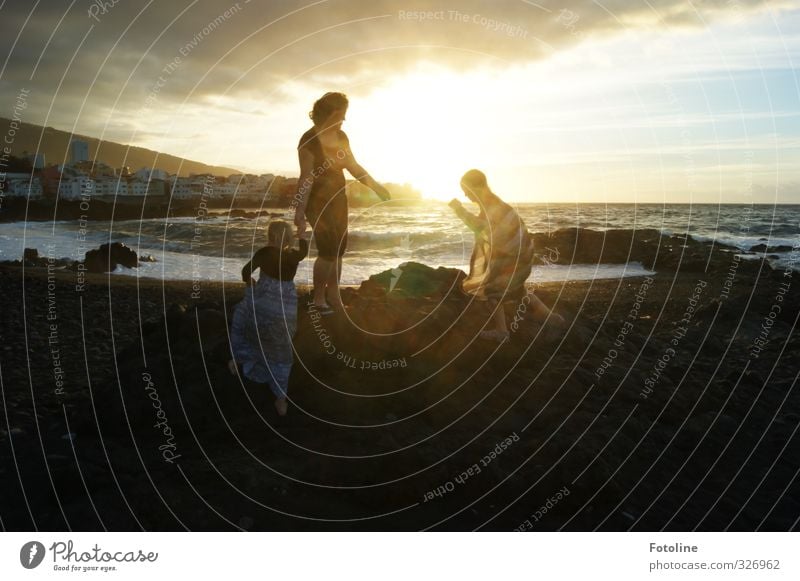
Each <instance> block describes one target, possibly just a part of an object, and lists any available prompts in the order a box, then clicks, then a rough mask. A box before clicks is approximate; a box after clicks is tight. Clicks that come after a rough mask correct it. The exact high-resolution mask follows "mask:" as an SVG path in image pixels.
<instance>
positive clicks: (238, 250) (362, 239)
mask: <svg viewBox="0 0 800 581" xmlns="http://www.w3.org/2000/svg"><path fill="white" fill-rule="evenodd" d="M515 207H516V208H517V209H518V211H519V213H520V215H521V216H522V217H523V219H524V220H525V222H526V224H527V226H528V229H529V230H530V231H531V232H552V231H554V230H557V229H559V228H569V227H576V228H590V229H594V230H601V231H602V230H609V229H637V230H638V229H643V228H654V229H657V230H660V231H662V232H663V233H665V234H685V235H689V236H691V237H693V238H694V239H696V240H699V241H716V242H719V243H723V244H729V245H732V246H736V247H738V248H740V249H741V250H742V251H743V252H746V251H749V250H750V248H752V247H753V246H755V245H757V244H765V245H767V246H787V247H792V246H795V245H797V244H798V242H799V241H800V206H794V205H781V206H778V205H755V206H753V205H714V204H692V205H689V204H664V205H660V204H646V205H643V204H613V205H612V204H609V205H606V204H515ZM274 212H280V210H274ZM284 218H285V219H286V220H289V221H291V220H292V213H291V211H289V210H287V211H286V212H285V215H284ZM269 219H270V218H269V217H266V216H265V217H261V218H229V217H228V216H227V215H224V214H222V213H219V214H212V215H202V216H199V217H197V218H192V217H183V218H169V219H153V220H126V221H115V222H107V221H96V222H83V223H78V222H77V221H60V222H27V223H26V222H12V223H5V224H0V260H15V259H19V258H21V257H22V253H23V249H24V248H37V249H38V250H39V254H40V255H41V256H52V257H54V258H69V259H73V260H79V259H82V258H83V255H84V253H85V252H86V251H87V250H90V249H92V248H96V247H97V246H99V245H100V244H103V243H107V242H124V243H125V244H127V245H128V246H130V247H131V248H133V249H134V250H135V251H136V252H137V253H138V254H139V255H140V257H142V256H147V255H151V256H152V257H153V258H155V262H142V263H141V266H140V267H139V268H137V269H125V268H122V267H120V268H118V269H117V271H115V273H116V274H119V275H127V276H139V277H152V278H160V279H165V280H213V281H223V280H225V281H238V280H240V279H241V275H240V272H241V268H242V266H243V265H244V263H245V262H247V260H249V258H250V257H251V256H252V255H253V253H254V252H255V251H256V250H257V249H259V248H260V247H262V246H263V245H264V244H265V243H266V227H267V224H268V222H269ZM472 246H473V236H472V233H471V232H470V231H469V230H468V229H467V228H466V227H465V226H464V225H463V223H462V222H461V221H460V220H459V219H458V218H457V217H456V216H455V215H454V214H453V212H452V210H451V209H450V208H449V207H447V205H446V204H442V203H438V202H430V203H425V204H420V205H416V206H396V207H392V206H387V205H381V206H374V207H371V208H351V210H350V233H349V242H348V248H347V254H346V256H345V260H344V267H343V271H342V282H343V283H345V284H358V283H360V282H361V281H362V280H364V279H366V278H368V277H369V276H370V275H372V274H376V273H378V272H381V271H383V270H386V269H391V268H395V267H397V266H398V265H400V264H402V263H404V262H408V261H416V262H422V263H425V264H428V265H430V266H434V267H437V266H445V267H455V268H461V269H464V270H467V269H468V265H469V257H470V254H471V251H472ZM537 252H541V253H543V254H544V256H547V254H548V252H546V251H545V249H537ZM771 254H772V253H771ZM789 254H790V253H789V252H788V251H784V252H778V253H775V254H774V257H770V258H769V260H770V261H771V262H772V263H773V264H774V265H775V266H776V267H778V268H780V267H781V266H782V264H783V263H786V262H787V261H788V257H789ZM313 257H314V251H313V249H312V252H311V258H313ZM311 265H312V261H311V260H306V261H304V262H303V263H302V264H301V266H300V269H298V275H297V278H296V281H297V282H298V283H310V281H311ZM647 274H652V271H649V270H647V269H646V268H644V267H643V266H642V265H641V264H639V263H635V262H631V263H627V264H572V265H552V264H551V265H543V266H537V267H535V268H534V270H533V272H532V273H531V278H530V279H529V280H531V281H535V282H548V281H564V280H587V279H597V278H618V277H621V276H643V275H647Z"/></svg>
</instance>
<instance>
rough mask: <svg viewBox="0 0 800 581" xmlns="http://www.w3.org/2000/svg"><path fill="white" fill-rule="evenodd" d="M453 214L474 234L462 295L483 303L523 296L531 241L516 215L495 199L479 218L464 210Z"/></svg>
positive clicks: (512, 210)
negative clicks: (465, 294)
mask: <svg viewBox="0 0 800 581" xmlns="http://www.w3.org/2000/svg"><path fill="white" fill-rule="evenodd" d="M456 214H457V215H458V217H459V218H461V219H462V220H463V221H464V223H465V224H466V225H467V226H469V228H470V229H471V230H472V231H473V232H474V233H475V247H474V248H473V250H472V257H471V258H470V263H469V275H468V276H467V278H466V279H465V280H464V283H463V289H464V292H466V293H469V294H471V295H474V296H475V298H476V299H478V300H484V301H485V300H488V299H493V300H499V301H503V300H505V299H516V298H519V297H521V296H522V295H524V294H525V281H526V280H527V279H528V277H529V276H530V274H531V268H532V266H533V237H532V236H531V235H530V234H529V233H528V229H527V227H526V226H525V222H524V221H523V220H522V218H520V216H519V214H518V213H517V211H516V210H514V208H512V207H511V206H509V205H508V204H506V203H505V202H503V201H502V200H500V199H499V198H495V201H494V202H492V203H491V204H487V205H486V206H485V207H484V208H483V211H482V212H481V214H480V215H479V216H475V215H474V214H471V213H470V212H468V211H467V210H466V209H464V208H463V207H460V208H459V209H457V210H456Z"/></svg>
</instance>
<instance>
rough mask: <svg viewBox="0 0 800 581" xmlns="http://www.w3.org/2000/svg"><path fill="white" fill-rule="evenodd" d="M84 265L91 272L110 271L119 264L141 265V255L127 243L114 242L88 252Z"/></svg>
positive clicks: (130, 266) (134, 266)
mask: <svg viewBox="0 0 800 581" xmlns="http://www.w3.org/2000/svg"><path fill="white" fill-rule="evenodd" d="M84 265H85V266H86V270H87V271H89V272H110V271H112V270H114V269H115V268H117V266H118V265H122V266H124V267H125V268H136V267H137V266H138V265H139V257H138V256H137V255H136V252H135V251H134V250H132V249H131V248H129V247H128V246H126V245H125V244H123V243H121V242H113V243H111V244H103V245H101V246H100V247H99V248H96V249H94V250H89V251H88V252H86V256H85V258H84Z"/></svg>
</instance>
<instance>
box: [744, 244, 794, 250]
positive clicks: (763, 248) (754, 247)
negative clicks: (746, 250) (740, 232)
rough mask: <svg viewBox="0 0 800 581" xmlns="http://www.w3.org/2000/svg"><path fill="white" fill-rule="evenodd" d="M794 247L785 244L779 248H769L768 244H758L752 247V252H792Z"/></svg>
mask: <svg viewBox="0 0 800 581" xmlns="http://www.w3.org/2000/svg"><path fill="white" fill-rule="evenodd" d="M791 251H792V247H791V246H787V245H785V244H780V245H778V246H767V245H766V244H756V245H755V246H751V247H750V252H791Z"/></svg>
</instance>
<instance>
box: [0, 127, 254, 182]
mask: <svg viewBox="0 0 800 581" xmlns="http://www.w3.org/2000/svg"><path fill="white" fill-rule="evenodd" d="M10 123H11V120H10V119H7V118H4V117H0V128H2V129H3V130H6V129H7V128H8V127H9V125H10ZM43 132H44V133H43ZM4 133H5V131H4ZM13 137H14V143H13V144H12V145H11V155H15V156H22V155H23V152H27V153H33V152H36V151H37V145H38V143H39V140H40V139H41V147H40V148H39V149H38V152H39V153H44V155H45V161H46V163H47V164H60V163H63V162H64V161H69V143H70V141H71V140H72V139H81V140H83V141H86V142H87V143H88V144H89V158H90V159H94V158H95V157H96V158H97V159H98V160H99V161H102V162H104V163H107V164H108V165H110V166H111V167H115V168H118V167H121V166H123V165H127V166H129V167H130V168H131V169H132V170H134V171H135V170H137V169H139V168H141V167H155V168H157V169H162V170H164V171H166V172H169V173H171V174H175V173H177V174H179V175H182V176H188V175H189V174H192V173H211V174H214V175H221V176H228V175H230V174H236V173H242V172H241V171H239V170H236V169H232V168H228V167H222V166H213V165H208V164H205V163H201V162H199V161H192V160H188V159H183V158H180V157H176V156H174V155H169V154H166V153H159V152H157V151H153V150H151V149H145V148H143V147H129V146H127V145H123V144H121V143H115V142H113V141H101V140H99V139H96V138H94V137H89V136H86V135H79V134H74V135H72V134H70V133H69V132H68V131H61V130H59V129H54V128H52V127H42V126H41V125H34V124H32V123H21V124H20V125H19V128H17V130H16V134H14V136H13Z"/></svg>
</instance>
